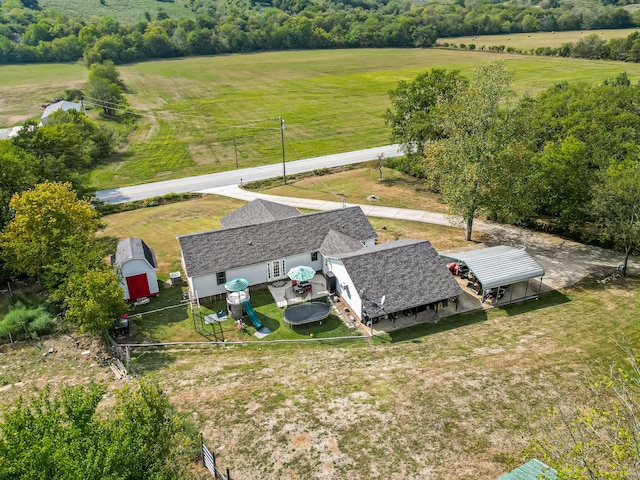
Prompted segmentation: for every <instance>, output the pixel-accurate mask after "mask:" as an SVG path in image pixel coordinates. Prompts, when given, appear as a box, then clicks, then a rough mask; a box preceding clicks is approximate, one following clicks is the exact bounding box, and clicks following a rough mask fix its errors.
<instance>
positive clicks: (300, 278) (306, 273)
mask: <svg viewBox="0 0 640 480" xmlns="http://www.w3.org/2000/svg"><path fill="white" fill-rule="evenodd" d="M315 274H316V271H315V270H314V269H313V268H311V267H306V266H304V265H300V266H299V267H293V268H292V269H290V270H289V271H288V272H287V276H288V277H289V278H290V279H291V280H295V281H296V282H305V281H307V280H311V279H312V278H313V277H314V276H315Z"/></svg>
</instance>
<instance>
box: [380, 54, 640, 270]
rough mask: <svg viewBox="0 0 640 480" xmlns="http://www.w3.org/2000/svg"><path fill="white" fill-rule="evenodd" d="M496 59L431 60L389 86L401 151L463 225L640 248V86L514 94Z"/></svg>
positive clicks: (390, 117)
mask: <svg viewBox="0 0 640 480" xmlns="http://www.w3.org/2000/svg"><path fill="white" fill-rule="evenodd" d="M510 85H511V74H510V73H509V72H508V71H507V69H506V67H505V65H504V63H502V62H493V63H488V64H482V65H480V66H479V67H477V68H476V69H475V70H474V72H473V74H472V75H471V77H469V78H467V77H465V76H463V75H461V74H460V73H459V72H458V71H452V70H443V69H434V70H431V71H428V72H426V73H424V74H422V75H420V76H418V77H417V78H416V79H415V80H413V81H412V82H405V81H401V82H399V84H398V86H397V88H396V89H394V90H393V91H392V92H390V97H391V103H392V108H391V109H389V110H388V112H387V114H386V120H387V122H388V124H389V125H390V126H391V128H392V139H393V140H394V141H396V142H399V143H402V144H403V146H404V149H405V153H406V154H407V155H406V157H404V158H403V159H400V160H396V161H395V166H396V167H398V168H400V169H402V170H404V171H405V172H407V173H409V174H411V175H414V176H417V177H420V178H424V179H425V182H426V184H427V185H428V186H429V187H430V188H431V189H433V190H435V191H438V192H440V193H441V194H442V197H443V199H444V200H445V201H446V202H447V203H448V204H449V207H450V209H451V211H452V212H453V213H454V214H457V215H460V216H461V217H462V218H463V219H464V221H465V224H466V228H467V239H470V236H471V230H472V228H473V220H474V218H476V217H478V216H479V215H485V216H487V217H488V218H490V219H494V220H498V221H502V222H511V223H515V224H519V225H524V226H530V227H535V228H542V229H546V230H550V231H554V232H557V233H562V234H565V235H571V236H573V237H574V238H578V239H580V240H582V241H590V242H599V243H601V244H603V245H606V246H609V247H614V248H617V249H619V250H620V251H622V252H623V253H624V262H623V264H624V272H626V264H627V260H628V257H629V255H630V254H631V253H634V252H635V253H637V252H638V251H639V249H640V161H639V160H638V158H639V157H638V154H639V153H640V116H639V115H638V105H640V85H638V84H635V85H633V84H631V82H630V81H629V78H628V77H627V75H626V74H625V73H622V74H620V75H619V76H618V77H616V78H614V79H610V80H607V81H605V82H604V83H603V84H601V85H589V84H585V83H572V84H569V83H567V82H563V83H559V84H557V85H555V86H554V87H552V88H549V89H547V90H546V91H543V92H541V93H540V94H539V95H537V96H536V97H528V96H526V97H523V98H522V99H520V100H518V101H514V100H513V95H512V92H511V90H510Z"/></svg>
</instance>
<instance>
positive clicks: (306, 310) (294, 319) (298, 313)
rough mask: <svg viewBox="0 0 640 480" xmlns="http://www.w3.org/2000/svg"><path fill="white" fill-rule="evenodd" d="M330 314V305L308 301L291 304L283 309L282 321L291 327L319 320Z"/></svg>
mask: <svg viewBox="0 0 640 480" xmlns="http://www.w3.org/2000/svg"><path fill="white" fill-rule="evenodd" d="M330 314H331V307H330V306H329V305H328V304H326V303H324V302H308V303H301V304H299V305H293V306H291V307H289V308H287V309H286V310H285V311H284V314H283V318H284V323H285V324H286V325H288V326H289V327H291V328H293V327H296V326H300V325H308V324H310V323H315V322H320V325H322V320H324V319H325V318H327V317H328V316H329V315H330Z"/></svg>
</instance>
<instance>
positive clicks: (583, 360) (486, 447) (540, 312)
mask: <svg viewBox="0 0 640 480" xmlns="http://www.w3.org/2000/svg"><path fill="white" fill-rule="evenodd" d="M639 287H640V280H638V279H627V280H620V281H617V282H615V283H610V284H607V285H601V284H597V283H596V282H595V281H593V280H591V279H588V280H586V281H584V282H582V283H581V284H579V285H578V286H576V287H575V288H572V289H568V290H565V291H563V292H556V293H551V294H548V295H544V296H543V297H542V298H541V299H540V300H538V301H530V302H526V303H523V304H521V305H514V306H510V307H507V308H504V309H493V310H491V311H489V312H486V313H474V314H469V315H459V316H457V317H451V318H448V319H445V320H443V321H441V322H440V323H439V324H438V325H424V326H418V327H415V328H414V329H407V330H405V331H402V332H398V333H397V334H394V336H393V337H391V336H389V337H387V338H380V339H378V340H377V341H375V342H372V343H369V342H367V343H341V344H321V345H316V344H303V345H299V344H297V345H280V346H270V347H266V346H260V347H237V346H229V347H216V348H209V349H198V350H197V351H195V350H193V349H183V348H167V349H164V350H162V351H159V352H157V353H147V354H145V355H144V356H142V357H141V358H140V359H139V363H140V364H141V365H142V366H143V368H146V369H147V371H148V372H152V373H153V374H154V375H156V376H157V377H158V378H159V379H162V381H163V382H164V384H165V385H166V391H167V393H168V394H169V395H170V397H171V398H172V400H173V401H174V403H175V404H176V405H177V406H178V408H179V409H180V410H181V411H182V412H184V413H186V414H188V415H189V416H192V417H193V418H194V420H195V422H196V424H197V425H198V428H199V429H200V430H201V431H202V432H203V434H204V437H205V439H206V440H207V441H209V442H211V443H212V444H213V447H214V448H215V449H216V450H217V451H218V452H219V456H218V458H219V461H220V463H221V464H222V465H223V466H227V465H228V466H230V467H231V469H232V472H234V474H235V476H237V477H238V478H264V479H272V478H273V479H277V478H318V477H324V478H350V479H356V480H357V479H368V478H378V477H380V476H381V472H385V471H393V472H396V473H397V475H398V477H397V478H438V479H444V480H454V479H455V480H459V479H461V478H498V477H499V476H500V475H502V474H504V473H506V472H507V471H509V470H510V469H512V468H514V467H515V466H517V465H519V464H521V463H522V462H523V451H524V449H525V447H526V446H527V445H528V444H529V441H530V440H531V439H532V438H534V437H541V436H544V435H545V434H544V429H543V427H544V424H545V422H546V421H547V420H546V412H547V410H548V409H549V408H550V407H552V406H554V405H558V404H562V403H565V402H566V403H567V404H570V403H571V402H573V401H580V400H581V399H582V398H583V397H582V395H583V394H584V392H583V390H582V389H581V387H580V386H581V384H583V383H584V381H585V378H586V376H587V375H589V371H590V369H596V368H598V365H600V364H602V365H604V366H605V367H606V366H608V365H609V363H610V362H612V361H619V360H621V359H622V358H623V353H622V352H621V350H620V348H619V346H618V344H617V342H618V341H621V340H622V338H623V337H626V338H627V339H629V340H630V341H631V342H632V344H633V345H637V342H638V340H639V335H638V320H637V319H638V318H639V316H640V302H639V301H638V300H639V299H640V297H639V294H638V289H639ZM257 303H259V302H258V300H256V304H257ZM601 362H602V363H601ZM394 478H396V477H394Z"/></svg>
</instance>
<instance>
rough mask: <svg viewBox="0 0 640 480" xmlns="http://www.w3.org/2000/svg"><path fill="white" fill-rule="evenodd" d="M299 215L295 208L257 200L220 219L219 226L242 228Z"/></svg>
mask: <svg viewBox="0 0 640 480" xmlns="http://www.w3.org/2000/svg"><path fill="white" fill-rule="evenodd" d="M300 215H302V213H300V211H299V210H298V209H297V208H295V207H290V206H289V205H282V204H281V203H276V202H270V201H268V200H262V199H261V198H257V199H255V200H252V201H250V202H249V203H247V204H246V205H243V206H242V207H240V208H239V209H237V210H236V211H234V212H231V213H230V214H229V215H227V216H226V217H222V218H221V219H220V224H221V225H222V226H223V227H225V228H232V227H242V226H245V225H255V224H256V223H265V222H272V221H274V220H282V219H283V218H291V217H299V216H300Z"/></svg>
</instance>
